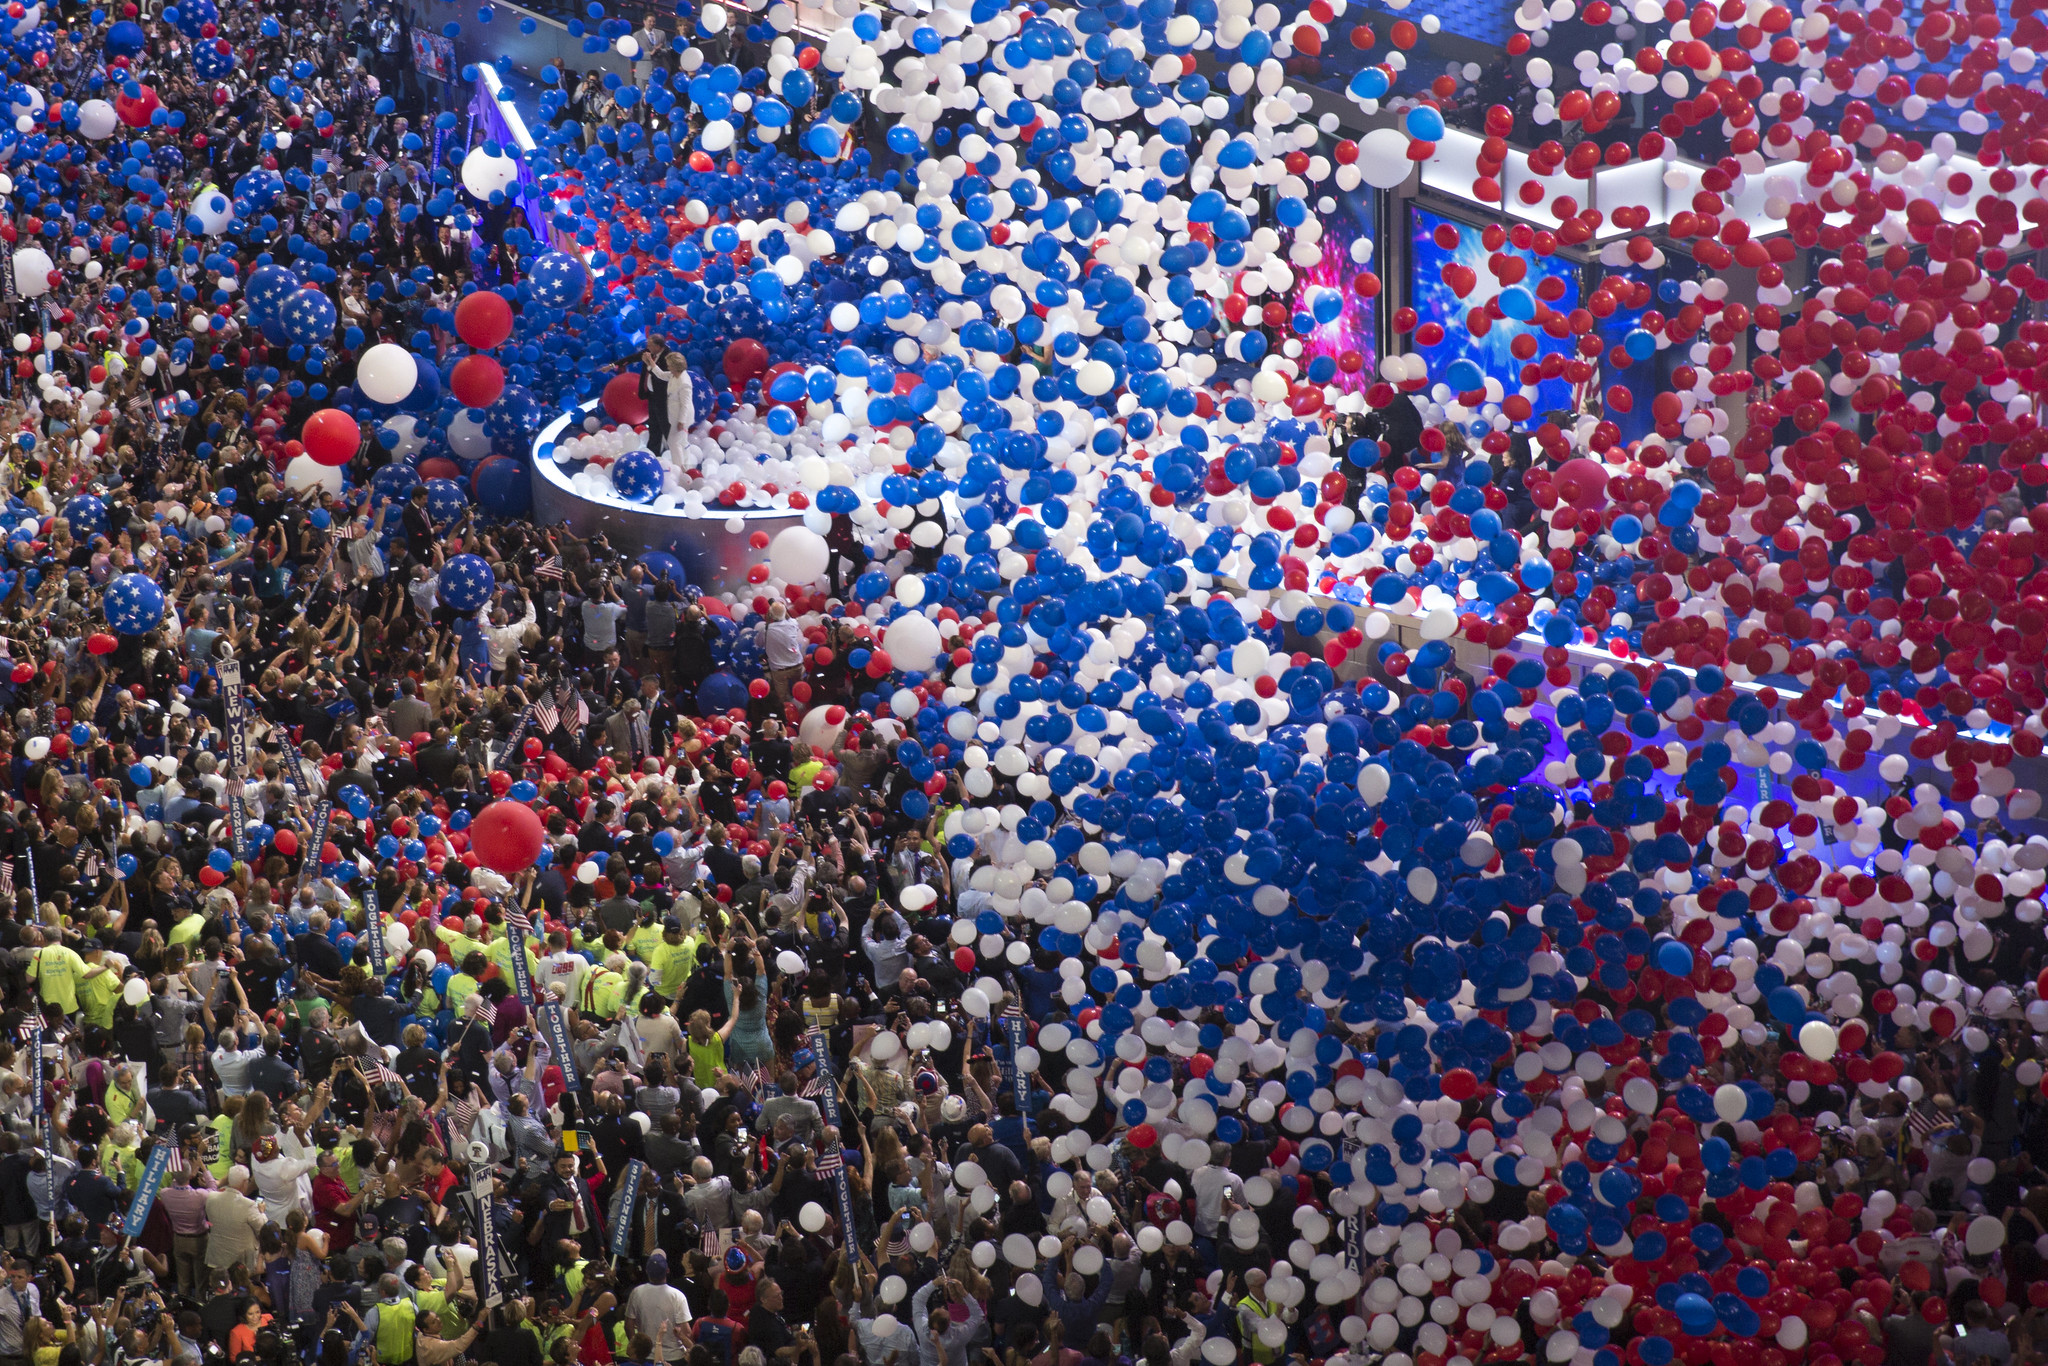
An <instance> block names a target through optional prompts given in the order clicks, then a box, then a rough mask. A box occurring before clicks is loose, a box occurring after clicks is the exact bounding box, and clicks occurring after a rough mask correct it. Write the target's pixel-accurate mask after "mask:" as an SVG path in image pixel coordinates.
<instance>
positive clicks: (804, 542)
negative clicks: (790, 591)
mask: <svg viewBox="0 0 2048 1366" xmlns="http://www.w3.org/2000/svg"><path fill="white" fill-rule="evenodd" d="M830 558H831V551H830V549H829V548H828V547H827V546H826V545H825V538H824V537H823V536H820V535H819V534H818V533H817V532H815V531H812V530H811V529H810V528H809V527H801V526H792V527H784V528H783V529H782V530H781V531H778V532H776V533H775V539H774V540H773V541H770V542H769V543H768V564H769V567H770V568H771V569H773V570H774V571H775V576H776V577H777V578H779V579H781V580H782V581H783V582H784V583H791V584H809V583H815V582H816V581H817V580H819V579H821V578H823V577H824V576H825V566H826V564H827V563H828V562H829V561H830Z"/></svg>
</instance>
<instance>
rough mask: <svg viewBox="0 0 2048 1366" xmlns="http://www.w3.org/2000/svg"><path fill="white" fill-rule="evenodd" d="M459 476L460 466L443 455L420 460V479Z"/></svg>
mask: <svg viewBox="0 0 2048 1366" xmlns="http://www.w3.org/2000/svg"><path fill="white" fill-rule="evenodd" d="M461 477H462V466H460V465H458V464H456V463H455V462H454V461H453V460H450V459H449V458H448V457H447V456H445V455H436V456H430V457H428V458H427V459H425V460H422V461H420V478H422V479H460V478H461Z"/></svg>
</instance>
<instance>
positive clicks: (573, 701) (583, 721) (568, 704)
mask: <svg viewBox="0 0 2048 1366" xmlns="http://www.w3.org/2000/svg"><path fill="white" fill-rule="evenodd" d="M555 704H556V705H557V706H559V707H560V708H561V709H562V715H564V716H567V717H571V718H573V719H572V720H571V721H570V722H569V724H570V725H571V726H572V727H574V728H575V729H577V730H582V729H583V728H584V727H585V726H587V725H589V724H590V704H589V703H587V702H585V701H584V700H583V694H581V693H579V692H577V691H576V685H575V684H574V683H571V682H570V681H569V680H568V679H566V678H565V679H563V680H561V682H559V683H557V684H556V685H555Z"/></svg>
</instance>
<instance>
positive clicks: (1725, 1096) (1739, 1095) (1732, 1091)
mask: <svg viewBox="0 0 2048 1366" xmlns="http://www.w3.org/2000/svg"><path fill="white" fill-rule="evenodd" d="M1748 1112H1749V1093H1748V1092H1746V1091H1744V1090H1743V1089H1742V1088H1741V1087H1740V1086H1737V1085H1735V1084H1734V1083H1733V1082H1730V1083H1728V1084H1727V1085H1725V1086H1720V1087H1716V1088H1715V1090H1714V1113H1715V1114H1717V1115H1719V1116H1720V1117H1721V1118H1722V1119H1725V1120H1727V1121H1728V1122H1729V1123H1730V1124H1733V1123H1734V1122H1735V1121H1736V1120H1738V1119H1741V1118H1742V1117H1743V1115H1745V1114H1747V1113H1748Z"/></svg>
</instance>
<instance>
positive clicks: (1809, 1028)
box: [1799, 1020, 1838, 1062]
mask: <svg viewBox="0 0 2048 1366" xmlns="http://www.w3.org/2000/svg"><path fill="white" fill-rule="evenodd" d="M1837 1043H1838V1040H1837V1037H1836V1034H1835V1027H1834V1026H1833V1025H1831V1024H1828V1023H1827V1022H1826V1021H1825V1020H1808V1021H1807V1022H1806V1023H1805V1024H1803V1025H1801V1026H1800V1027H1799V1047H1800V1050H1801V1051H1802V1052H1804V1053H1805V1054H1806V1056H1807V1057H1809V1058H1812V1059H1814V1060H1815V1061H1816V1062H1826V1061H1828V1060H1829V1059H1830V1058H1832V1057H1834V1056H1835V1049H1836V1046H1837Z"/></svg>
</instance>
